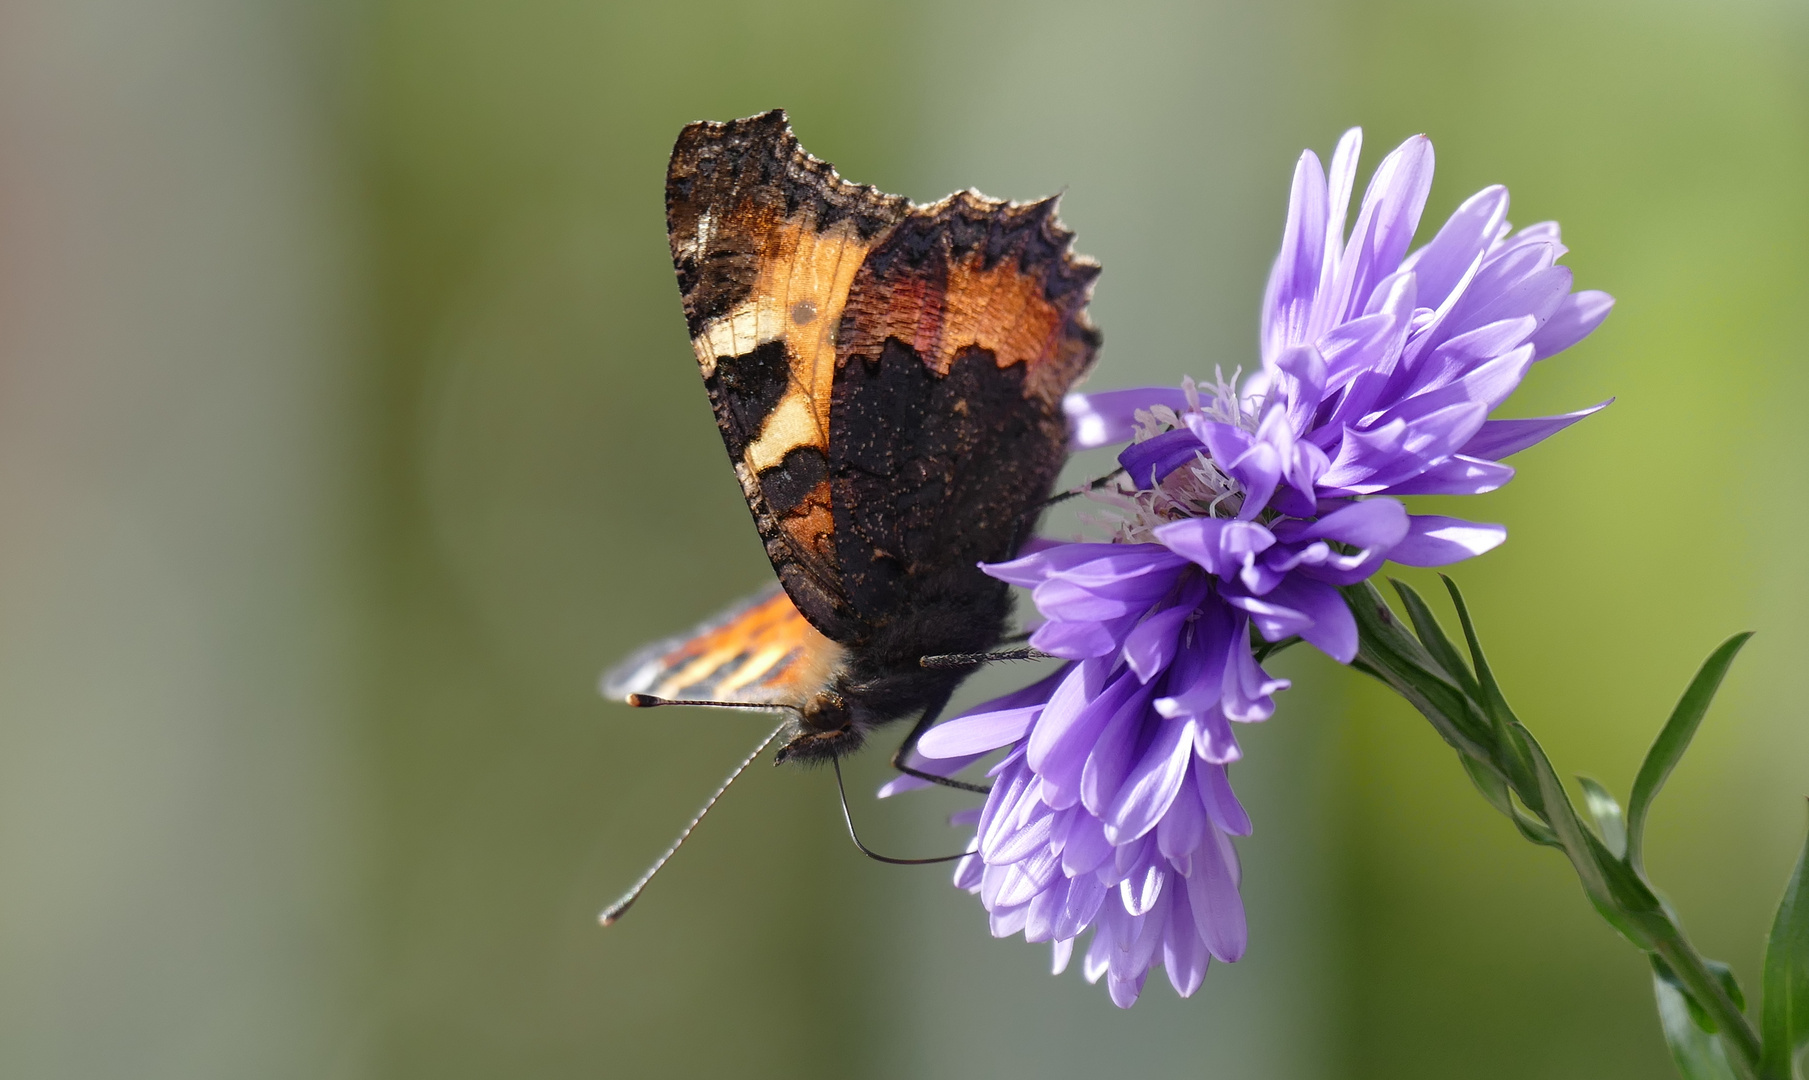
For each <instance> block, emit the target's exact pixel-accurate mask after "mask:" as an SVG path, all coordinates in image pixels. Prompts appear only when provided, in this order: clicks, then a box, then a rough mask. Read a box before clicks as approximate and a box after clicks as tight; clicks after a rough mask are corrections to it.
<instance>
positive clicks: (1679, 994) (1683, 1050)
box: [1652, 971, 1741, 1080]
mask: <svg viewBox="0 0 1809 1080" xmlns="http://www.w3.org/2000/svg"><path fill="white" fill-rule="evenodd" d="M1652 993H1653V995H1654V996H1655V997H1657V998H1658V1022H1659V1024H1660V1025H1661V1026H1662V1027H1663V1028H1664V1033H1665V1042H1666V1044H1668V1045H1669V1046H1670V1048H1671V1060H1672V1061H1674V1062H1676V1063H1677V1072H1678V1075H1680V1076H1682V1077H1683V1078H1684V1080H1741V1076H1740V1074H1739V1073H1737V1072H1735V1071H1734V1066H1733V1063H1732V1062H1730V1061H1729V1060H1728V1058H1727V1047H1726V1046H1725V1045H1724V1044H1723V1043H1722V1041H1721V1037H1720V1036H1719V1035H1710V1034H1709V1033H1708V1032H1706V1031H1704V1030H1702V1027H1701V1026H1700V1025H1699V1024H1698V1023H1697V1021H1696V1019H1695V1017H1693V1016H1692V1015H1691V1008H1690V1007H1691V1004H1692V1003H1691V1001H1690V997H1689V995H1688V994H1685V993H1684V992H1683V991H1682V990H1680V989H1678V987H1677V986H1676V985H1675V984H1674V983H1673V982H1672V981H1671V980H1669V979H1666V978H1665V977H1664V976H1663V975H1661V974H1659V973H1658V972H1656V971H1655V972H1653V973H1652Z"/></svg>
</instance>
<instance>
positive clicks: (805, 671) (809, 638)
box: [603, 586, 842, 705]
mask: <svg viewBox="0 0 1809 1080" xmlns="http://www.w3.org/2000/svg"><path fill="white" fill-rule="evenodd" d="M841 656H842V649H841V647H840V646H838V645H836V644H835V643H834V642H832V641H830V640H829V639H827V638H825V637H824V636H823V635H822V634H820V633H818V632H817V631H816V628H815V627H813V626H811V625H810V623H809V621H808V620H806V619H805V618H804V616H802V615H800V614H798V609H797V608H796V607H795V606H794V605H793V604H792V602H791V599H790V597H788V596H787V595H786V594H785V593H784V592H783V591H782V590H781V589H779V588H778V587H777V586H774V587H772V588H768V589H764V590H762V591H761V592H760V593H758V594H756V595H755V596H752V597H750V598H748V599H746V600H743V601H741V602H740V603H738V604H735V605H734V606H732V607H730V608H728V609H727V610H725V611H723V612H721V613H719V614H717V615H716V616H714V617H712V618H711V619H709V620H708V621H706V622H703V623H701V624H699V625H698V626H696V627H694V628H693V629H691V630H690V631H688V632H687V633H683V634H680V635H678V636H676V637H671V638H667V639H666V640H664V641H658V642H655V643H653V644H652V645H649V646H647V647H646V648H644V649H642V650H641V651H639V652H637V653H635V654H634V655H633V656H631V657H629V658H628V659H627V660H624V661H623V662H622V663H621V664H619V665H617V666H616V667H615V668H613V669H611V670H610V671H609V672H608V673H607V674H605V675H604V676H603V694H604V696H605V697H610V698H614V699H616V700H618V701H622V700H626V699H627V697H628V696H629V695H630V694H652V695H654V696H655V697H664V698H687V699H693V700H704V701H733V702H745V703H747V704H750V705H757V704H764V703H773V702H782V703H785V704H792V705H797V704H801V703H803V702H804V701H805V700H806V699H807V698H808V697H809V696H810V695H811V693H813V692H814V691H816V690H818V689H820V688H821V687H823V686H825V685H826V684H827V683H828V681H829V679H830V676H831V675H832V674H833V673H834V670H835V668H836V666H837V665H838V664H839V663H840V660H841Z"/></svg>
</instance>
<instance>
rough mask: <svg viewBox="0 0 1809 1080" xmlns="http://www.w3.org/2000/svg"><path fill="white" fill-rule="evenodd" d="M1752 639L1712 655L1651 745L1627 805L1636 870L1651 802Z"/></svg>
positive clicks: (1731, 641)
mask: <svg viewBox="0 0 1809 1080" xmlns="http://www.w3.org/2000/svg"><path fill="white" fill-rule="evenodd" d="M1750 637H1752V632H1751V631H1750V630H1749V631H1747V632H1745V633H1742V634H1735V635H1734V636H1733V637H1731V638H1728V639H1727V640H1726V641H1724V642H1722V643H1721V647H1720V648H1718V649H1716V650H1715V651H1714V652H1712V653H1710V654H1709V658H1708V659H1707V660H1704V661H1703V662H1702V668H1701V670H1699V671H1697V672H1696V677H1695V678H1694V679H1692V680H1690V686H1689V689H1687V690H1685V691H1684V692H1683V697H1682V698H1680V699H1678V702H1677V708H1675V709H1673V710H1671V718H1670V719H1669V720H1666V721H1665V726H1664V729H1663V730H1661V731H1660V732H1659V733H1658V738H1657V739H1656V740H1654V741H1653V743H1652V749H1650V750H1648V751H1646V760H1645V762H1644V763H1643V764H1641V765H1640V767H1639V775H1638V776H1637V777H1635V778H1634V780H1633V798H1632V801H1631V802H1629V803H1628V804H1627V859H1628V861H1629V862H1631V863H1632V864H1633V866H1634V867H1635V868H1636V869H1644V865H1645V864H1644V860H1643V859H1642V857H1641V856H1642V852H1641V844H1642V841H1643V839H1644V835H1645V830H1646V815H1647V813H1649V812H1650V811H1651V809H1652V800H1653V799H1655V798H1657V797H1658V789H1660V788H1662V787H1664V784H1665V778H1666V777H1668V776H1670V775H1671V770H1672V769H1674V768H1676V767H1677V762H1678V761H1679V760H1681V759H1682V757H1683V752H1684V751H1685V750H1688V749H1689V748H1690V740H1691V739H1692V738H1694V737H1695V735H1696V728H1697V726H1698V725H1700V724H1701V723H1702V717H1703V715H1704V714H1706V713H1707V712H1708V708H1709V703H1710V702H1712V701H1714V700H1715V691H1717V690H1719V689H1720V688H1721V679H1722V677H1723V676H1725V675H1726V674H1727V669H1728V668H1729V667H1732V666H1733V663H1734V657H1735V656H1737V655H1738V654H1739V652H1740V648H1741V646H1743V645H1745V644H1746V641H1747V639H1748V638H1750Z"/></svg>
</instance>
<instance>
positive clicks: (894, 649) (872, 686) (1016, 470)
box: [604, 110, 1100, 775]
mask: <svg viewBox="0 0 1809 1080" xmlns="http://www.w3.org/2000/svg"><path fill="white" fill-rule="evenodd" d="M1055 203H1056V200H1055V199H1054V198H1048V199H1044V200H1041V201H1039V202H1033V203H1024V204H1019V203H1009V202H1001V201H998V200H995V199H989V198H986V197H984V196H982V195H980V194H978V193H977V192H974V191H971V190H970V191H964V192H960V193H958V194H955V195H951V196H949V197H948V198H946V199H943V200H942V201H940V202H937V203H934V204H932V205H929V206H916V205H913V204H912V203H911V202H910V201H908V200H906V199H904V198H902V197H899V196H896V195H886V194H884V193H882V192H880V191H878V190H876V189H874V188H872V187H867V186H863V185H857V184H850V183H848V182H847V181H845V180H843V179H842V178H841V177H839V176H837V175H836V172H835V170H834V168H832V167H831V166H830V165H829V164H827V163H826V162H822V161H819V160H817V159H816V158H814V157H811V156H810V155H809V154H807V153H805V152H804V150H803V149H802V148H801V147H800V146H799V145H798V141H797V139H796V138H795V137H794V136H793V135H792V132H791V127H790V125H789V124H788V122H787V120H786V116H785V113H784V112H783V111H781V110H774V111H772V112H769V113H765V114H763V115H761V116H755V117H750V118H748V119H744V120H735V121H731V122H729V123H726V124H724V123H711V122H700V123H695V124H691V125H689V126H688V127H686V128H685V129H684V130H683V131H682V132H681V133H680V134H679V137H678V144H677V146H676V147H674V149H673V151H672V161H671V165H670V167H669V168H668V170H667V174H666V228H667V233H668V237H669V239H670V241H671V246H672V262H673V265H674V267H675V268H676V269H677V272H678V285H679V291H680V293H681V294H682V295H683V298H684V307H685V318H686V322H687V324H688V326H689V328H690V333H691V343H692V347H693V348H694V349H695V351H696V353H697V362H698V365H699V367H700V368H701V369H702V372H703V379H704V387H705V389H707V390H708V391H709V395H710V404H711V406H712V408H714V410H715V412H716V423H717V426H718V427H719V428H720V429H721V431H722V439H723V443H724V444H725V445H726V446H727V448H728V452H729V460H730V461H731V462H732V463H733V464H734V467H735V475H736V477H737V478H738V479H739V480H740V481H741V488H742V491H743V492H744V493H745V494H746V496H747V504H748V509H749V510H751V511H752V512H753V516H754V523H755V525H756V527H757V528H758V529H759V532H760V536H761V539H762V540H764V541H765V543H766V553H767V556H768V557H769V558H770V559H771V560H772V564H773V569H774V570H775V571H777V572H778V577H779V583H778V587H776V588H772V589H769V590H767V591H766V592H763V593H761V594H760V595H759V596H756V597H754V598H753V599H751V600H748V601H745V602H743V603H742V604H739V605H737V606H735V607H733V608H730V609H729V610H728V611H727V612H725V613H723V614H722V615H720V616H718V617H717V618H715V619H713V620H711V621H710V622H707V623H705V624H704V625H702V626H700V627H698V628H697V629H695V630H693V631H692V632H691V633H689V634H685V635H682V636H680V637H677V638H673V639H670V640H667V641H662V642H659V643H657V644H655V645H652V646H649V647H648V648H646V649H644V650H642V651H641V652H640V653H638V654H636V655H635V656H633V657H632V658H630V659H629V660H628V661H626V662H625V663H623V664H622V665H621V666H620V667H618V668H616V669H615V670H613V671H611V672H610V673H609V674H608V675H607V676H605V679H604V692H605V693H606V694H608V695H609V696H611V697H617V698H624V697H625V698H627V699H629V700H630V701H631V702H633V703H635V704H662V703H663V701H661V700H658V699H667V698H686V699H697V700H698V702H699V703H710V702H714V703H721V704H743V705H748V706H756V707H760V706H763V707H766V708H769V709H770V708H782V709H786V710H787V711H789V712H791V713H792V715H793V719H792V720H791V721H790V722H789V723H788V725H787V727H786V728H785V729H784V730H783V734H784V735H785V736H786V740H785V743H784V745H783V748H782V749H781V750H780V752H779V757H780V759H781V760H784V759H788V758H789V759H798V760H805V761H811V760H824V759H833V758H836V757H840V756H843V755H846V754H848V753H850V752H852V751H853V750H855V749H857V748H858V747H859V746H860V745H861V743H862V742H863V741H864V740H865V738H866V737H867V735H868V733H869V732H871V731H872V730H873V729H874V728H876V727H878V726H880V725H882V724H886V723H889V722H891V721H895V720H900V719H904V718H906V717H911V716H916V717H918V723H917V725H916V728H915V730H913V731H912V733H911V734H910V736H908V737H907V739H906V740H905V744H904V746H903V747H901V748H900V752H899V755H898V756H897V757H895V758H894V764H895V765H899V766H900V767H901V768H904V767H905V766H904V754H905V753H906V752H907V751H908V750H909V748H910V747H911V746H913V745H914V744H915V742H916V737H917V736H918V735H919V734H920V733H921V732H922V731H923V730H924V729H925V728H927V727H928V726H929V724H930V723H932V722H933V721H934V720H935V718H936V716H937V714H938V713H939V712H940V710H941V709H942V707H943V706H944V705H945V704H946V703H947V701H948V699H949V696H950V695H951V694H952V693H953V692H954V689H955V687H956V685H957V684H958V683H959V682H960V681H961V680H962V678H964V677H965V675H966V674H967V671H968V670H971V668H961V667H954V668H949V667H926V666H924V665H923V664H922V663H921V661H922V659H923V658H924V657H926V656H932V655H947V654H963V653H979V652H982V651H984V650H987V649H989V648H992V647H994V646H995V645H997V644H998V642H999V640H1000V638H1001V636H1002V635H1003V634H1004V632H1005V627H1006V621H1007V618H1008V616H1009V614H1010V609H1011V596H1010V594H1009V592H1008V590H1007V586H1006V585H1005V583H1004V582H1001V581H996V580H994V579H992V578H990V577H987V576H986V575H985V574H983V573H981V572H980V571H979V569H978V568H977V566H976V564H978V563H980V562H983V561H984V562H999V561H1003V560H1007V559H1010V558H1013V557H1014V556H1015V555H1016V554H1017V552H1018V547H1019V545H1020V544H1021V543H1022V542H1023V541H1024V539H1025V538H1026V537H1027V536H1029V535H1030V533H1031V530H1032V528H1033V527H1034V525H1035V524H1036V519H1037V517H1038V515H1039V514H1040V512H1041V509H1042V507H1043V506H1044V504H1045V503H1046V502H1047V501H1048V499H1049V497H1050V492H1051V488H1052V487H1053V485H1054V483H1055V479H1056V474H1057V473H1058V472H1059V471H1060V469H1061V466H1062V463H1063V460H1064V458H1065V457H1066V444H1067V424H1066V420H1065V418H1064V416H1063V414H1062V397H1063V395H1064V394H1066V393H1067V391H1068V389H1069V387H1071V386H1072V385H1074V383H1075V382H1076V380H1078V379H1080V378H1081V376H1082V375H1084V374H1085V373H1086V371H1087V369H1088V368H1089V367H1091V366H1092V364H1093V358H1094V354H1095V352H1096V351H1097V350H1098V348H1099V341H1100V337H1099V332H1098V331H1097V330H1095V329H1094V327H1093V325H1092V324H1091V322H1089V320H1088V318H1087V314H1086V306H1087V301H1088V299H1089V298H1090V296H1091V293H1092V287H1093V281H1094V279H1095V278H1096V277H1097V276H1098V275H1099V266H1098V264H1097V263H1095V262H1093V261H1092V260H1090V259H1086V258H1084V257H1080V256H1077V255H1075V254H1074V253H1073V252H1072V251H1071V250H1070V247H1069V244H1070V241H1071V240H1072V234H1071V233H1069V232H1068V231H1067V230H1066V229H1065V228H1063V227H1062V225H1061V223H1060V222H1059V221H1058V220H1057V218H1056V214H1055ZM906 771H911V772H913V773H915V770H910V769H908V768H906ZM917 775H921V774H917Z"/></svg>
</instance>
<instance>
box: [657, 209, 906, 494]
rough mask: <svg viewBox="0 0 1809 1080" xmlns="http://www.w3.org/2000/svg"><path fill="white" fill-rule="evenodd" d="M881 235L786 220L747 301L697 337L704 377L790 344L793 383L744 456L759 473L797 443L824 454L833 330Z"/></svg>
mask: <svg viewBox="0 0 1809 1080" xmlns="http://www.w3.org/2000/svg"><path fill="white" fill-rule="evenodd" d="M882 235H883V234H882ZM881 238H882V237H881V236H875V237H873V238H871V239H866V240H863V239H862V238H861V236H860V234H859V233H858V232H857V231H856V230H855V228H854V225H853V222H851V221H841V222H838V223H836V224H835V225H832V226H830V227H829V228H827V229H824V230H822V231H820V232H819V231H818V230H817V229H816V227H815V225H814V223H813V222H812V221H811V220H810V218H809V217H808V216H803V215H800V216H798V217H795V218H792V219H791V220H789V221H786V222H784V223H783V224H781V225H780V226H779V227H778V228H776V229H774V230H773V231H772V232H771V233H770V234H768V237H767V241H766V243H765V245H763V249H762V251H761V255H760V260H759V267H760V276H759V277H758V279H756V281H755V282H754V287H753V289H752V291H751V292H750V293H749V295H748V298H747V299H746V300H744V301H743V302H742V303H740V304H739V305H737V306H736V307H735V308H734V309H733V310H731V311H727V312H724V313H723V314H722V315H719V316H717V317H716V318H714V319H712V320H710V322H709V323H707V324H706V325H705V326H704V328H703V329H702V330H701V331H699V332H698V334H697V337H696V338H695V339H693V342H692V345H693V347H694V348H695V349H696V352H697V362H698V365H699V366H700V367H702V369H703V374H704V377H705V378H709V377H710V376H712V375H714V374H715V372H716V363H717V361H718V360H721V359H724V358H726V357H733V356H742V355H745V354H747V353H750V352H752V351H753V350H754V349H756V348H758V347H759V346H761V345H765V344H768V343H769V342H773V341H781V340H782V341H784V342H785V359H786V363H787V365H788V366H789V368H790V381H789V384H788V385H787V387H786V390H785V394H784V396H783V397H781V398H780V399H779V403H778V405H777V407H775V408H774V409H773V411H772V412H771V413H770V414H769V415H768V416H767V417H766V419H765V421H764V422H763V423H762V425H761V429H760V434H759V435H758V436H757V437H756V438H755V439H754V440H753V441H752V442H750V443H749V444H748V446H747V449H746V450H745V451H744V453H743V455H742V460H743V461H744V462H745V463H746V465H747V467H748V468H749V469H750V470H752V471H753V472H754V474H755V475H758V474H759V473H761V472H762V471H764V470H766V469H770V468H772V467H773V466H775V465H777V464H779V463H780V462H781V461H784V460H785V455H786V454H789V453H791V452H792V451H793V450H796V449H798V448H799V447H804V446H814V447H816V448H817V449H819V450H825V451H827V449H828V447H829V401H830V389H831V386H832V385H833V383H834V382H835V331H836V327H837V326H838V325H839V324H840V323H841V319H842V307H843V305H844V304H846V303H847V301H848V290H849V288H850V287H851V286H852V285H853V284H854V274H855V271H857V270H859V269H860V265H861V262H862V261H863V260H865V259H866V257H867V252H868V251H869V250H871V249H872V247H873V245H874V244H876V243H877V242H878V241H879V240H880V239H881Z"/></svg>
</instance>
